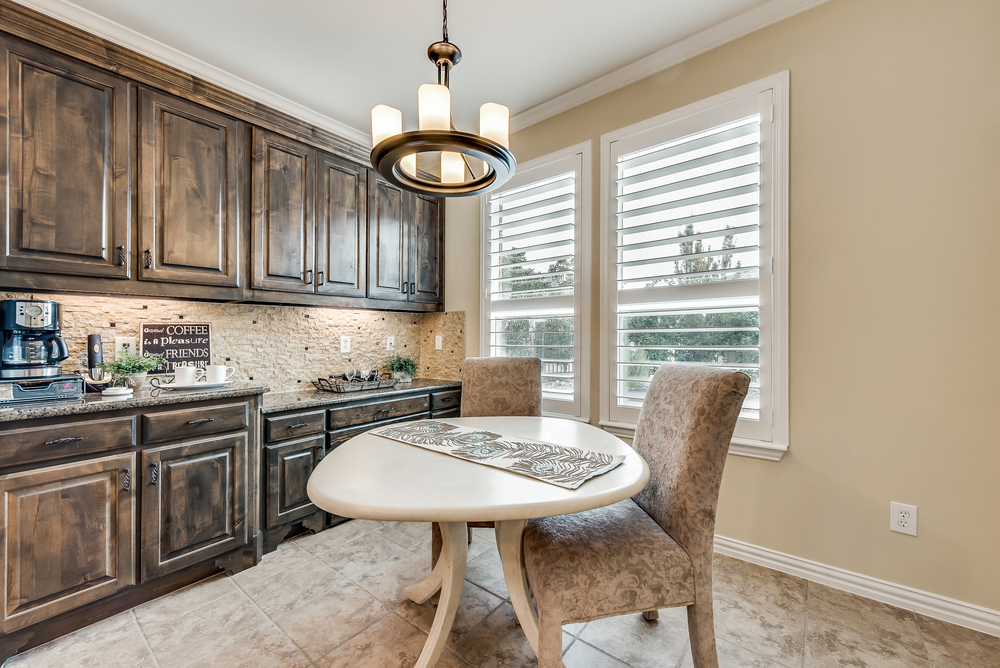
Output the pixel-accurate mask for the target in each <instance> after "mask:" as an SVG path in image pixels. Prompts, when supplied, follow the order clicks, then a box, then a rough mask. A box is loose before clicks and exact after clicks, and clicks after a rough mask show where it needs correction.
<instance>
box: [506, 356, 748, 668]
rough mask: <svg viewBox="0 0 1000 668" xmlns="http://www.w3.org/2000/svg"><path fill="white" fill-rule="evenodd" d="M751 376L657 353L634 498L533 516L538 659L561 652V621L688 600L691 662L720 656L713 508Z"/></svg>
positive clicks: (530, 565) (545, 666) (639, 440)
mask: <svg viewBox="0 0 1000 668" xmlns="http://www.w3.org/2000/svg"><path fill="white" fill-rule="evenodd" d="M749 385H750V378H749V377H748V376H747V375H745V374H743V373H739V372H734V371H725V370H719V369H712V368H706V367H700V366H694V365H683V364H664V365H663V366H661V367H660V368H659V370H657V372H656V374H655V375H654V376H653V379H652V382H651V383H650V386H649V392H648V393H647V394H646V399H645V401H644V402H643V405H642V410H641V411H640V413H639V422H638V424H637V426H636V430H635V438H634V440H633V447H634V448H635V449H636V450H637V451H638V452H639V454H641V455H642V456H643V458H645V459H646V461H647V462H648V463H649V469H650V478H649V484H648V485H647V486H646V488H645V489H643V490H642V491H641V492H639V493H638V494H637V495H635V496H634V497H632V499H629V500H626V501H622V502H620V503H616V504H614V505H612V506H607V507H605V508H599V509H597V510H591V511H587V512H583V513H576V514H574V515H562V516H559V517H546V518H541V519H536V520H532V521H530V522H529V523H528V525H527V527H526V528H525V533H524V547H523V549H524V569H525V572H526V575H527V580H528V584H529V585H530V587H531V591H532V593H533V594H534V598H535V605H536V607H537V609H538V647H537V651H538V666H539V668H557V667H561V666H562V665H563V664H562V658H561V656H562V625H563V624H572V623H576V622H586V621H591V620H594V619H601V618H603V617H612V616H616V615H623V614H628V613H640V612H641V613H643V614H644V615H645V617H646V619H647V620H652V619H655V618H656V614H657V611H658V610H659V609H660V608H670V607H678V606H687V617H688V632H689V634H690V636H691V653H692V655H693V659H694V665H695V668H718V665H719V662H718V657H717V656H716V650H715V624H714V619H713V615H712V552H713V548H714V534H715V511H716V506H717V504H718V500H719V485H720V483H721V481H722V469H723V466H724V465H725V463H726V454H727V452H728V450H729V441H730V439H731V438H732V435H733V430H734V429H735V427H736V420H737V418H738V417H739V413H740V407H741V406H742V405H743V398H744V397H745V396H746V394H747V388H748V387H749Z"/></svg>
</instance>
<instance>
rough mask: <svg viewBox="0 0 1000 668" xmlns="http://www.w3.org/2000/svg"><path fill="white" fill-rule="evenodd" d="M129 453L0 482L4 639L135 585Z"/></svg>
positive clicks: (16, 475)
mask: <svg viewBox="0 0 1000 668" xmlns="http://www.w3.org/2000/svg"><path fill="white" fill-rule="evenodd" d="M134 474H135V453H131V452H130V453H127V454H121V455H113V456H110V457H100V458H97V459H91V460H87V461H83V462H77V463H73V464H64V465H60V466H50V467H47V468H43V469H36V470H31V471H25V472H22V473H14V474H10V475H5V476H0V496H2V500H3V508H5V511H6V517H5V518H4V520H5V521H4V523H3V527H2V529H0V532H2V533H0V535H2V546H3V567H4V580H5V582H6V587H5V588H4V606H3V631H4V633H10V632H12V631H16V630H18V629H21V628H23V627H25V626H28V625H30V624H35V623H37V622H40V621H42V620H45V619H49V618H50V617H53V616H55V615H58V614H60V613H62V612H65V611H67V610H70V609H72V608H76V607H79V606H81V605H84V604H86V603H90V602H93V601H97V600H98V599H102V598H104V597H106V596H110V595H112V594H114V593H115V592H117V591H118V590H120V589H122V588H123V587H126V586H128V585H131V584H133V583H134V581H135V573H134V568H133V564H134V563H135V526H136V522H135V520H136V518H135V515H134V508H135V489H136V487H135V484H134V482H133V478H134Z"/></svg>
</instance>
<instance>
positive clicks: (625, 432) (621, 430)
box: [600, 422, 788, 462]
mask: <svg viewBox="0 0 1000 668" xmlns="http://www.w3.org/2000/svg"><path fill="white" fill-rule="evenodd" d="M600 425H601V427H603V428H604V431H607V432H610V433H612V434H614V435H615V436H618V437H619V438H627V439H628V440H629V441H631V440H632V438H633V437H634V436H635V427H634V426H633V425H630V424H624V423H621V422H601V423H600ZM787 451H788V446H787V445H777V444H775V443H768V442H766V441H755V440H753V439H750V438H734V439H733V440H732V441H730V443H729V454H731V455H739V456H740V457H751V458H753V459H764V460H767V461H769V462H778V461H781V458H782V457H783V456H784V455H785V453H786V452H787Z"/></svg>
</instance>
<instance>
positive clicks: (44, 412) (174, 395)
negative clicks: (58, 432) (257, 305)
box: [0, 381, 269, 422]
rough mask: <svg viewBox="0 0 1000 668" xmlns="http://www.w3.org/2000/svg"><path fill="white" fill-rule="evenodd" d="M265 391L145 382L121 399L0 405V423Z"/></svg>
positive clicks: (248, 386)
mask: <svg viewBox="0 0 1000 668" xmlns="http://www.w3.org/2000/svg"><path fill="white" fill-rule="evenodd" d="M268 391H269V388H268V387H267V386H266V385H263V384H261V383H254V382H239V381H238V382H235V383H233V384H232V385H230V386H229V387H227V388H225V389H222V390H194V391H191V392H181V391H175V390H163V389H155V388H151V387H149V386H148V385H147V386H146V387H144V388H142V389H141V390H136V391H135V392H133V393H132V396H129V397H124V398H121V399H118V398H104V397H102V396H101V395H100V394H97V393H88V394H85V395H84V399H83V401H80V402H77V403H66V404H55V403H54V404H35V405H33V406H25V407H21V408H18V407H14V408H0V422H11V421H13V420H32V419H37V418H49V417H59V416H61V415H79V414H81V413H101V412H104V411H114V410H119V409H122V408H140V407H143V406H159V405H163V404H183V403H187V402H190V401H206V400H209V399H228V398H230V397H246V396H250V395H254V394H264V393H265V392H268Z"/></svg>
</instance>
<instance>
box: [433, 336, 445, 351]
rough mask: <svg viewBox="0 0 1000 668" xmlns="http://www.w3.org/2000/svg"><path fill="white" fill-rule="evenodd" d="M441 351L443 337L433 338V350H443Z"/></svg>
mask: <svg viewBox="0 0 1000 668" xmlns="http://www.w3.org/2000/svg"><path fill="white" fill-rule="evenodd" d="M443 349H444V337H443V336H435V337H434V350H443Z"/></svg>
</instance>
